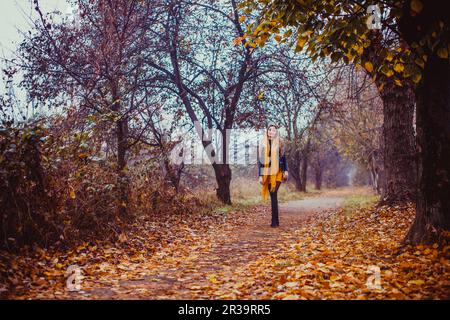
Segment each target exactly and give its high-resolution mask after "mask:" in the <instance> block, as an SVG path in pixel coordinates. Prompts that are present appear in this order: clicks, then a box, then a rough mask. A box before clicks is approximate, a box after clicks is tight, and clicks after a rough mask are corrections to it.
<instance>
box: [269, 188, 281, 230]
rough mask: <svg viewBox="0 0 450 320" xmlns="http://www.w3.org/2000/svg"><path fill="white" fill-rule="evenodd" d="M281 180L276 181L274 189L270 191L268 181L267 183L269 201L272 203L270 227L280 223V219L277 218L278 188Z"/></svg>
mask: <svg viewBox="0 0 450 320" xmlns="http://www.w3.org/2000/svg"><path fill="white" fill-rule="evenodd" d="M280 184H281V182H280V181H277V182H276V184H275V190H274V191H273V192H272V191H270V183H269V194H270V202H271V204H272V224H271V226H272V227H277V226H279V225H280V221H279V220H278V198H277V193H278V188H279V187H280Z"/></svg>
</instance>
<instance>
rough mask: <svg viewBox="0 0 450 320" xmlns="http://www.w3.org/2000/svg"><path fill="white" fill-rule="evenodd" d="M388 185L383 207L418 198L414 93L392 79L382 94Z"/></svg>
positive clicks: (386, 178)
mask: <svg viewBox="0 0 450 320" xmlns="http://www.w3.org/2000/svg"><path fill="white" fill-rule="evenodd" d="M381 98H382V100H383V115H384V123H383V139H384V148H383V151H384V157H383V159H384V171H385V186H384V188H383V194H382V198H381V204H388V205H393V204H402V203H405V202H409V201H414V200H415V196H416V162H415V143H414V131H413V121H414V120H413V117H414V102H415V99H414V93H413V91H412V89H411V88H410V87H409V86H408V84H405V85H404V86H403V87H399V86H396V85H395V84H394V83H392V80H390V79H389V80H388V82H387V83H386V84H385V87H384V90H383V91H382V92H381Z"/></svg>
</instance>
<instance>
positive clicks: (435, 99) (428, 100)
mask: <svg viewBox="0 0 450 320" xmlns="http://www.w3.org/2000/svg"><path fill="white" fill-rule="evenodd" d="M416 97H417V113H416V119H417V146H418V155H419V157H418V184H419V193H418V197H417V202H416V218H415V221H414V223H413V225H412V227H411V229H410V230H409V232H408V234H407V236H406V239H405V240H406V242H410V243H413V244H418V243H433V242H441V240H443V237H442V235H443V233H444V232H447V233H448V231H449V230H450V63H449V59H441V58H439V57H437V56H435V55H430V56H429V58H428V61H427V63H426V65H425V70H424V74H423V83H422V84H421V86H420V87H419V88H418V90H417V95H416Z"/></svg>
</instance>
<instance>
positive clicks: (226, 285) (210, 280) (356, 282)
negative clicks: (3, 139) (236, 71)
mask: <svg viewBox="0 0 450 320" xmlns="http://www.w3.org/2000/svg"><path fill="white" fill-rule="evenodd" d="M346 195H347V194H344V193H342V192H339V191H338V192H329V193H325V194H323V195H322V196H321V197H322V198H321V199H323V201H324V202H327V199H328V200H329V199H330V198H333V199H336V197H344V196H346ZM296 203H297V204H298V205H299V208H298V210H292V206H286V207H285V209H284V210H282V211H281V215H280V223H281V226H280V228H271V227H270V226H269V224H270V209H269V207H268V206H267V205H265V206H255V207H252V208H250V209H247V210H243V211H239V212H228V213H221V214H215V215H209V216H204V215H202V216H200V215H199V216H189V217H177V218H172V219H171V220H169V219H162V220H161V221H152V222H150V221H145V220H142V221H140V222H138V223H137V225H136V228H135V229H134V230H132V231H130V232H129V233H127V234H122V235H121V236H120V237H119V238H120V241H119V242H118V243H115V244H108V243H97V244H95V245H94V244H87V243H85V244H82V245H80V246H78V247H76V248H72V249H71V250H66V251H61V250H60V251H50V250H42V249H36V250H34V251H33V253H28V254H22V255H20V256H9V255H7V254H5V253H2V257H1V258H2V265H0V268H1V270H0V272H1V273H2V278H3V279H2V282H3V284H2V286H1V287H0V290H1V292H0V294H2V296H3V297H4V298H9V299H448V298H450V290H449V281H448V279H449V271H448V270H449V247H448V246H447V247H444V248H437V246H417V247H401V246H400V242H401V240H402V239H403V237H404V235H405V233H406V232H407V230H408V227H409V226H410V224H411V222H412V220H413V217H414V209H413V207H412V206H409V207H406V208H398V207H394V208H389V207H382V208H378V209H376V208H375V207H374V206H373V205H371V206H367V205H365V206H364V207H362V208H361V207H358V206H352V207H348V206H347V207H345V208H343V209H337V208H334V209H330V208H327V206H328V207H329V205H327V206H325V209H324V207H321V206H317V207H316V208H314V206H311V205H309V206H308V205H306V203H305V207H304V208H301V207H300V206H301V202H296ZM319 203H320V201H319ZM328 203H329V201H328ZM70 265H78V266H80V267H82V272H83V276H84V278H83V279H82V282H81V284H82V288H81V291H78V292H70V291H68V289H67V287H66V279H67V276H68V275H67V274H66V270H67V268H68V266H70ZM371 268H379V269H380V279H381V283H380V285H381V286H380V287H377V288H370V287H368V286H367V285H366V281H367V279H368V278H369V277H370V276H371V275H373V271H371V270H373V269H371Z"/></svg>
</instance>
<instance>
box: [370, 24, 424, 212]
mask: <svg viewBox="0 0 450 320" xmlns="http://www.w3.org/2000/svg"><path fill="white" fill-rule="evenodd" d="M372 36H373V38H372V44H371V46H370V47H369V48H368V49H367V50H365V51H364V56H365V58H367V59H368V60H369V61H372V62H373V63H374V64H375V66H376V67H378V66H380V65H382V63H383V62H384V59H383V58H382V57H381V56H380V55H379V52H380V51H381V50H382V49H383V35H382V33H381V32H379V31H374V32H373V33H372ZM376 82H377V86H378V87H381V86H382V85H383V86H384V87H383V89H382V90H381V91H380V96H381V99H382V101H383V117H384V121H383V141H382V142H381V144H382V148H381V149H382V151H383V163H384V170H383V171H384V172H383V179H382V180H381V181H380V180H379V181H378V188H379V189H380V187H381V189H382V195H381V201H380V205H382V204H388V205H394V204H403V203H405V202H409V201H413V200H414V199H415V196H416V179H415V177H416V174H415V173H416V163H415V157H414V155H415V143H414V130H413V124H414V120H413V116H414V103H415V97H414V91H413V87H412V84H411V83H409V82H408V81H407V80H405V81H404V83H403V86H402V87H400V86H397V85H396V84H395V83H394V80H393V78H389V79H384V78H382V77H378V78H377V80H376Z"/></svg>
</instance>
